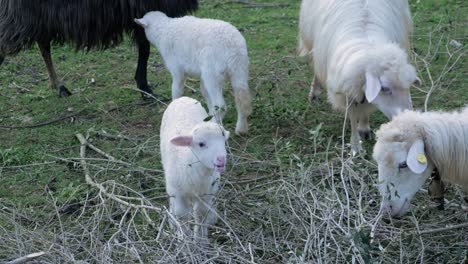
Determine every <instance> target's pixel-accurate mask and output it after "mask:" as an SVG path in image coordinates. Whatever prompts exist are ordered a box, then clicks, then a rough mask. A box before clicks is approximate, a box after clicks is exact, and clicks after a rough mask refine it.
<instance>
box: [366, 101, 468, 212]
mask: <svg viewBox="0 0 468 264" xmlns="http://www.w3.org/2000/svg"><path fill="white" fill-rule="evenodd" d="M373 156H374V159H375V160H376V161H377V164H378V168H379V190H380V193H381V195H382V209H383V211H384V212H389V213H390V214H391V215H393V216H395V215H396V216H401V215H403V214H404V213H405V212H406V211H408V209H409V207H410V202H411V199H412V198H413V196H414V194H416V192H417V191H418V190H419V189H420V188H421V187H422V185H423V184H424V182H425V181H426V180H427V179H428V178H429V176H430V175H431V172H432V171H433V170H434V169H437V170H438V171H439V174H440V178H441V180H442V181H444V182H449V183H455V184H459V185H461V186H463V187H465V188H466V189H467V190H468V108H466V109H465V110H464V111H463V112H453V113H443V112H426V113H420V112H414V111H405V112H403V113H401V114H399V115H398V116H396V117H395V118H394V119H393V120H392V121H391V122H389V123H387V124H384V125H382V126H381V127H380V129H379V130H378V131H377V143H376V144H375V146H374V154H373Z"/></svg>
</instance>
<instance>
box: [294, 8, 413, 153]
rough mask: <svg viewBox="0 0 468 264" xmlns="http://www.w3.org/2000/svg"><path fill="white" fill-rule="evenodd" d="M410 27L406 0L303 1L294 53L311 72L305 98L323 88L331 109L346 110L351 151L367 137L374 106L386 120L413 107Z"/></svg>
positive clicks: (314, 94)
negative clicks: (310, 81) (409, 60)
mask: <svg viewBox="0 0 468 264" xmlns="http://www.w3.org/2000/svg"><path fill="white" fill-rule="evenodd" d="M411 30H412V22H411V17H410V12H409V7H408V3H407V0H372V1H364V0H348V1H341V0H303V1H302V5H301V11H300V19H299V47H298V52H299V55H300V56H307V58H308V60H309V64H310V65H311V66H313V68H314V72H315V77H314V81H313V83H312V85H311V92H310V94H309V99H310V100H311V101H312V100H313V99H317V98H318V95H319V94H320V92H321V89H322V87H326V88H327V90H328V100H329V101H330V103H331V104H332V105H333V107H334V108H336V109H338V110H342V111H344V110H346V109H348V110H349V119H350V123H351V144H352V146H353V149H354V150H359V149H360V144H359V140H360V138H361V137H362V138H368V137H370V127H369V115H370V114H371V113H372V112H373V111H374V106H375V107H377V108H378V109H379V110H380V111H382V112H383V113H384V114H385V115H386V116H387V117H389V118H392V117H393V116H394V115H395V114H397V113H399V112H400V111H402V110H404V109H411V108H412V105H411V95H410V90H409V88H410V86H411V85H412V84H417V83H419V79H418V77H417V75H416V70H415V68H414V67H413V66H412V65H410V64H409V62H408V56H407V53H409V51H410V41H409V34H410V31H411Z"/></svg>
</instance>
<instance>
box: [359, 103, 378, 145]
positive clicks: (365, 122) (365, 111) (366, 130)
mask: <svg viewBox="0 0 468 264" xmlns="http://www.w3.org/2000/svg"><path fill="white" fill-rule="evenodd" d="M374 109H375V108H374V106H373V105H372V104H369V103H367V102H364V103H361V104H358V105H357V106H356V111H357V113H358V114H359V120H358V122H359V124H358V130H359V136H360V137H361V139H364V140H369V139H370V138H371V129H370V126H369V116H370V114H371V113H372V112H373V111H374Z"/></svg>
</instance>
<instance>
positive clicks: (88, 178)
mask: <svg viewBox="0 0 468 264" xmlns="http://www.w3.org/2000/svg"><path fill="white" fill-rule="evenodd" d="M75 136H76V138H78V140H79V141H80V143H81V146H80V157H81V159H80V164H81V167H82V168H83V171H84V174H85V180H86V183H87V184H89V185H91V186H92V187H94V188H97V189H98V190H99V191H100V192H101V193H103V194H104V195H105V196H106V197H107V198H109V199H111V200H114V201H116V202H118V203H120V204H122V205H125V206H128V207H131V208H134V209H142V210H143V211H144V209H148V210H153V211H156V212H159V213H161V212H162V211H163V210H162V209H161V208H158V207H154V206H149V205H145V204H143V203H144V201H143V199H141V198H134V199H135V200H138V201H140V203H141V204H133V203H129V202H127V201H124V200H122V199H120V198H118V197H117V196H115V195H114V194H112V193H109V192H107V190H106V188H105V187H104V186H103V185H102V184H100V183H97V182H95V181H94V180H93V179H92V178H91V175H90V172H89V169H88V164H87V163H86V160H85V157H86V147H87V146H89V145H90V144H89V143H88V141H87V140H86V139H85V137H84V136H83V135H82V134H76V135H75ZM143 215H144V216H145V218H146V220H147V221H148V222H149V223H150V224H151V225H154V222H153V221H152V220H151V218H150V217H149V215H148V214H147V213H143Z"/></svg>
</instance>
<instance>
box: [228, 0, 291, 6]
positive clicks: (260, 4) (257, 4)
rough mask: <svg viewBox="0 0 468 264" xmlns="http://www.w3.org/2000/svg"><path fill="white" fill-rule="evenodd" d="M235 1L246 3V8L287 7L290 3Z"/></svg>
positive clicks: (236, 1) (234, 0)
mask: <svg viewBox="0 0 468 264" xmlns="http://www.w3.org/2000/svg"><path fill="white" fill-rule="evenodd" d="M232 2H234V3H239V4H244V5H245V6H244V7H246V8H255V7H287V6H289V4H273V3H255V2H250V1H247V0H232Z"/></svg>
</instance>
